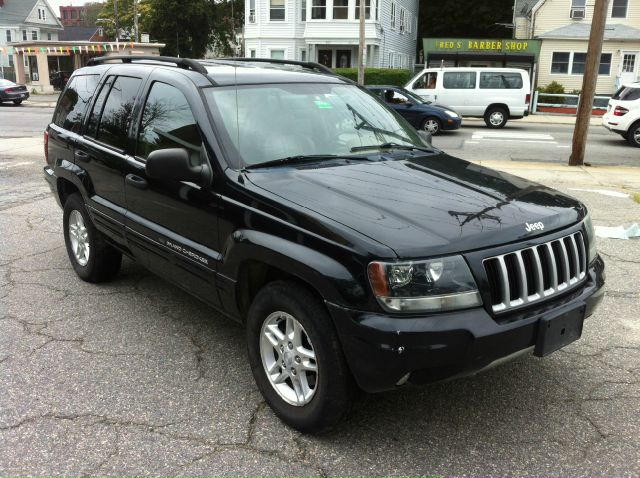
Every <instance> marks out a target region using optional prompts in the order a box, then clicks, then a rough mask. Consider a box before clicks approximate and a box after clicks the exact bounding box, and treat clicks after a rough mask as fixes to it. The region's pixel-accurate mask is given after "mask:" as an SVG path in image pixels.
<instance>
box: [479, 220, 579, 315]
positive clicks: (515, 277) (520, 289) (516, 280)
mask: <svg viewBox="0 0 640 478" xmlns="http://www.w3.org/2000/svg"><path fill="white" fill-rule="evenodd" d="M525 251H528V252H527V258H526V260H525V257H524V254H523V253H525ZM505 258H506V260H505ZM483 262H484V264H485V271H486V272H487V275H488V276H489V275H490V276H491V277H490V278H489V279H490V281H489V282H490V284H492V286H491V287H492V288H493V289H497V290H492V309H493V312H494V313H502V312H506V311H509V310H512V309H515V308H518V307H521V306H523V305H526V304H530V303H532V302H537V301H540V300H543V299H545V298H548V297H551V296H554V295H556V294H559V293H561V292H564V291H566V290H568V289H570V288H572V287H575V286H576V285H578V284H579V283H580V282H582V281H583V279H585V278H586V275H587V259H586V247H585V244H584V238H583V236H582V233H581V232H576V233H573V234H569V235H568V236H564V237H561V238H559V239H554V240H552V241H548V242H545V243H543V244H539V245H536V246H532V247H529V248H524V249H519V250H516V251H511V252H508V253H505V254H501V255H499V256H494V257H489V258H487V259H485V260H484V261H483ZM489 262H492V264H491V267H489V266H488V263H489ZM507 262H509V265H508V266H507ZM545 281H547V283H548V285H549V287H548V288H546V289H545ZM529 282H532V283H531V285H530V284H529ZM514 288H515V289H514ZM529 289H531V291H532V293H531V294H529ZM534 290H535V292H534ZM516 291H517V293H516ZM516 296H517V297H516Z"/></svg>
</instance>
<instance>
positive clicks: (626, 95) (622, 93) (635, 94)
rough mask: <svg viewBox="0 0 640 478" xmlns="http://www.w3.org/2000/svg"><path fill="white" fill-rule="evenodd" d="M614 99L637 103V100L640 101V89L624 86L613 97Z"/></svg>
mask: <svg viewBox="0 0 640 478" xmlns="http://www.w3.org/2000/svg"><path fill="white" fill-rule="evenodd" d="M613 99H614V100H622V101H635V100H637V99H640V88H632V87H630V86H623V87H622V88H620V89H619V90H618V91H617V92H616V94H615V95H613Z"/></svg>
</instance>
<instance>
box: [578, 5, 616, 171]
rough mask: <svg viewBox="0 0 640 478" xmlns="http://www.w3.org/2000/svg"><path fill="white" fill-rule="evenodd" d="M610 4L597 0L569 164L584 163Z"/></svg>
mask: <svg viewBox="0 0 640 478" xmlns="http://www.w3.org/2000/svg"><path fill="white" fill-rule="evenodd" d="M608 6H609V0H595V6H594V9H593V22H592V23H591V35H590V36H589V48H588V49H587V63H586V65H585V70H584V78H583V80H582V93H581V94H580V104H579V105H578V112H577V116H576V127H575V129H574V130H573V146H572V148H571V157H570V158H569V166H581V165H582V164H583V163H584V153H585V149H586V146H587V135H588V134H589V124H590V123H591V110H592V109H593V97H594V95H595V92H596V84H597V82H598V70H599V68H600V55H602V42H603V41H604V29H605V26H606V23H607V10H608V8H607V7H608Z"/></svg>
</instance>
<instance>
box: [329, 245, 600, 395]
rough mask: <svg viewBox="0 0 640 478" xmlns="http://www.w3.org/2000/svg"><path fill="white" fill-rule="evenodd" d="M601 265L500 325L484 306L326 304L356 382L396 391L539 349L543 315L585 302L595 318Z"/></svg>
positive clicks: (587, 313) (371, 389)
mask: <svg viewBox="0 0 640 478" xmlns="http://www.w3.org/2000/svg"><path fill="white" fill-rule="evenodd" d="M604 279H605V277H604V262H603V261H602V259H601V258H600V257H598V258H597V260H596V261H595V262H594V263H593V264H592V266H591V267H590V269H589V274H588V278H587V280H586V281H585V283H584V284H583V285H582V286H580V287H578V288H576V289H573V290H572V291H570V292H568V293H567V294H566V295H563V296H560V297H557V298H554V299H553V300H550V301H548V302H544V303H542V304H538V305H537V306H535V307H534V306H532V307H531V308H528V309H524V310H522V311H521V312H519V314H520V315H519V316H515V317H510V320H509V321H508V323H499V322H497V321H496V320H495V319H494V318H493V317H492V316H491V315H490V314H489V312H487V310H486V309H485V308H483V307H479V308H474V309H469V310H462V311H456V312H447V313H440V314H432V315H424V316H413V315H412V316H406V317H404V316H403V317H398V316H388V315H383V314H376V313H371V312H362V311H357V310H352V309H347V308H344V307H340V306H338V305H335V304H328V307H329V311H330V313H331V315H332V317H333V319H334V323H335V324H336V327H337V329H338V334H339V335H340V339H341V342H342V347H343V350H344V353H345V356H346V359H347V362H348V364H349V366H350V368H351V372H352V373H353V376H354V377H355V379H356V382H357V383H358V385H359V386H360V387H361V388H362V389H363V390H365V391H367V392H379V391H384V390H390V389H393V388H396V387H397V386H398V384H402V383H403V381H404V380H407V374H409V377H408V382H409V383H413V384H425V383H429V382H435V381H438V380H444V379H447V378H451V377H454V376H459V375H466V374H471V373H474V372H477V371H479V370H481V369H483V368H486V367H488V366H490V365H491V364H492V363H493V362H496V361H499V360H501V359H504V358H505V357H509V356H512V355H517V354H518V353H519V352H523V351H526V350H527V349H531V348H532V347H534V346H535V344H536V340H537V337H538V326H539V323H540V321H541V320H543V319H545V318H546V317H548V316H549V315H551V314H557V313H558V312H561V311H562V310H564V309H566V310H571V309H573V308H575V307H576V306H580V305H582V306H584V307H585V317H588V316H590V315H591V314H592V313H593V311H594V310H595V308H596V306H597V305H598V304H599V303H600V301H601V300H602V298H603V296H604Z"/></svg>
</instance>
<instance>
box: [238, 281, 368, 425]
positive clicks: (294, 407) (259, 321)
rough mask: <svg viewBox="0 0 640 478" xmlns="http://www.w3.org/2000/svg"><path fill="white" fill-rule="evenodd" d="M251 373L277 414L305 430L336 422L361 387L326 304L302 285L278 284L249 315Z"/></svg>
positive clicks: (260, 294) (268, 289)
mask: <svg viewBox="0 0 640 478" xmlns="http://www.w3.org/2000/svg"><path fill="white" fill-rule="evenodd" d="M247 346H248V353H249V362H250V364H251V371H252V372H253V376H254V378H255V381H256V384H257V385H258V388H259V389H260V392H261V393H262V396H263V397H264V399H265V400H266V402H267V403H268V404H269V406H270V407H271V408H272V409H273V411H274V412H275V414H276V415H278V417H279V418H280V419H281V420H282V421H283V422H285V423H286V424H288V425H289V426H291V427H293V428H296V429H298V430H300V431H302V432H310V433H319V432H323V431H327V430H328V429H330V428H332V427H333V426H335V425H336V424H337V423H339V421H340V420H341V419H342V418H343V417H344V416H345V415H346V414H347V412H348V411H349V409H350V407H351V402H352V399H353V395H354V393H355V386H354V384H353V379H352V377H351V374H350V372H349V369H348V367H347V364H346V362H345V359H344V355H343V353H342V347H341V345H340V342H339V340H338V336H337V334H336V331H335V328H334V326H333V323H332V322H331V318H330V317H329V314H328V312H327V310H326V308H325V306H324V304H323V303H322V302H321V301H320V300H319V299H318V298H317V297H316V296H315V295H313V294H312V293H311V292H310V291H309V290H307V289H306V288H304V287H302V286H301V285H300V284H298V283H295V282H289V281H278V282H272V283H270V284H268V285H266V286H265V287H264V288H263V289H262V290H261V291H260V292H258V294H257V296H256V298H255V299H254V301H253V303H252V304H251V307H250V309H249V314H248V317H247Z"/></svg>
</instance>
